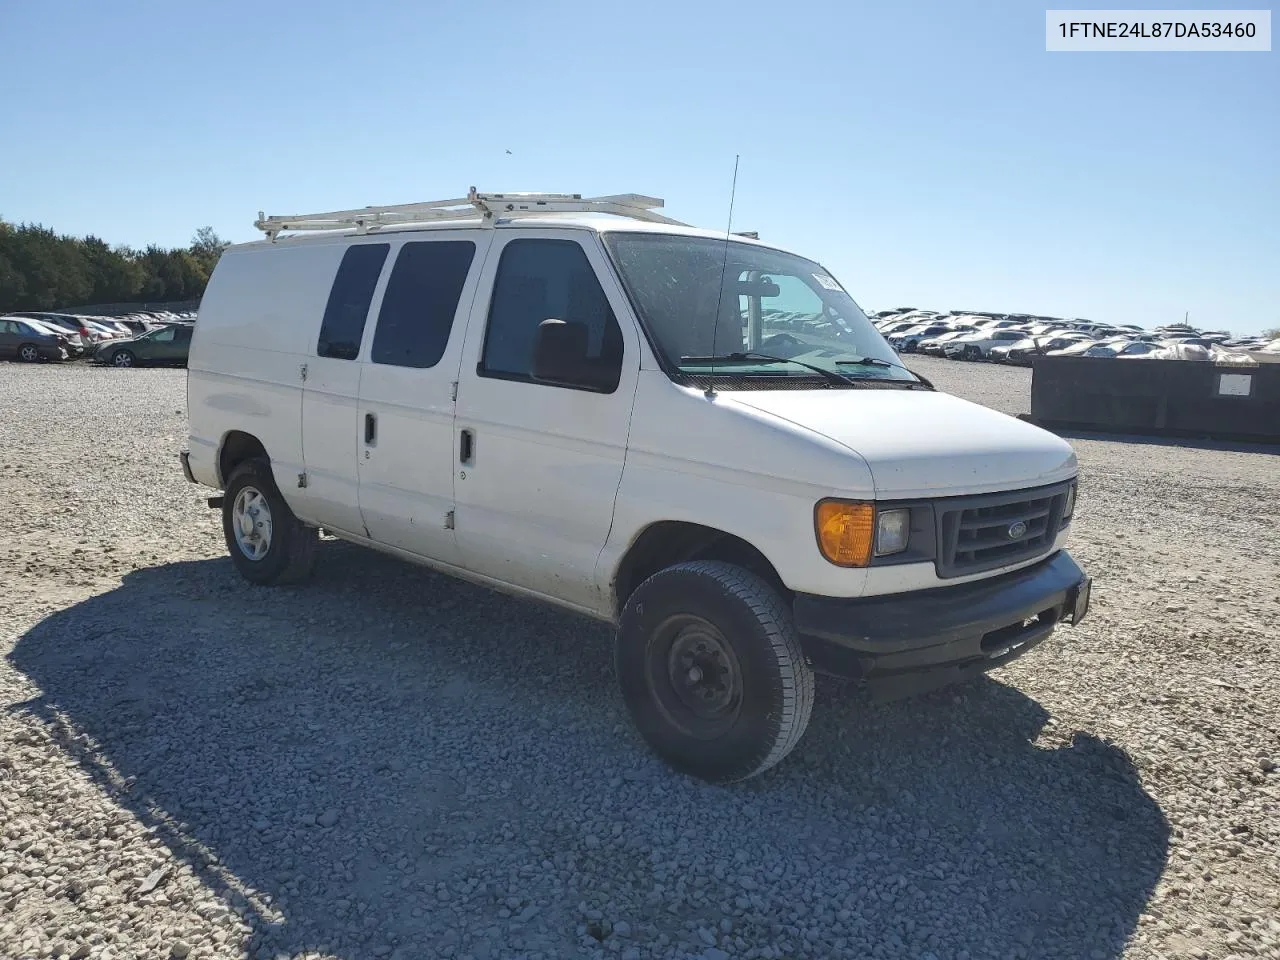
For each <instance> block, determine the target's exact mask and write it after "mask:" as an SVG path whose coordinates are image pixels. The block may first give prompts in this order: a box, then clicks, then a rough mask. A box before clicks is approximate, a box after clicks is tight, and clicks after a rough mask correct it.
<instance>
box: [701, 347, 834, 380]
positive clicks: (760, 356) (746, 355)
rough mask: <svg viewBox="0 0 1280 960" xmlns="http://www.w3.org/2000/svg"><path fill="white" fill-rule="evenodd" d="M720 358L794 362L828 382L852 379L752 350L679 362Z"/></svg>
mask: <svg viewBox="0 0 1280 960" xmlns="http://www.w3.org/2000/svg"><path fill="white" fill-rule="evenodd" d="M722 360H737V361H743V360H745V361H751V360H764V361H765V362H767V363H794V364H795V365H796V366H798V367H805V368H807V369H809V370H812V371H813V372H814V373H818V374H821V375H822V377H823V379H825V380H827V381H829V382H830V383H839V384H846V383H850V382H851V381H852V378H850V377H846V376H845V375H844V374H842V373H837V372H836V371H835V370H828V369H826V368H825V367H819V366H818V365H817V364H813V363H805V362H804V361H803V360H793V359H792V358H791V357H775V356H772V355H771V354H768V353H755V352H754V351H740V352H738V353H726V354H725V355H724V356H720V357H681V358H680V362H681V363H706V364H712V363H719V362H720V361H722Z"/></svg>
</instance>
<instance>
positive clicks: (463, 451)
mask: <svg viewBox="0 0 1280 960" xmlns="http://www.w3.org/2000/svg"><path fill="white" fill-rule="evenodd" d="M475 455H476V436H475V433H474V432H472V431H471V430H463V431H462V434H461V435H460V436H459V438H458V462H460V463H466V464H470V463H471V461H472V460H473V459H474V458H475Z"/></svg>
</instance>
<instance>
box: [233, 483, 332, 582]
mask: <svg viewBox="0 0 1280 960" xmlns="http://www.w3.org/2000/svg"><path fill="white" fill-rule="evenodd" d="M222 531H223V534H224V535H225V537H226V541H227V552H228V553H230V554H231V560H232V562H233V563H234V564H235V565H236V569H237V570H238V571H239V572H240V575H241V576H242V577H244V578H245V579H246V580H248V581H250V582H251V583H256V584H259V585H262V586H270V585H274V584H280V583H299V582H301V581H303V580H305V579H306V578H307V577H309V576H310V575H311V569H312V567H313V565H314V563H315V553H316V544H317V542H318V540H319V533H318V532H317V531H316V529H315V528H314V527H308V526H307V525H306V524H304V523H303V522H302V521H301V520H299V519H298V518H297V517H296V516H294V514H293V511H292V510H290V509H289V505H288V504H287V503H285V501H284V497H282V496H281V495H280V491H279V489H278V488H277V487H276V482H275V479H274V478H273V477H272V475H271V464H270V463H268V462H267V461H266V460H264V459H260V458H257V459H253V460H246V461H245V462H244V463H242V464H240V465H239V466H238V467H236V468H235V469H234V470H233V471H231V477H230V478H229V479H228V480H227V488H226V490H225V491H224V493H223V498H222Z"/></svg>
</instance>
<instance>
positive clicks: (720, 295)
mask: <svg viewBox="0 0 1280 960" xmlns="http://www.w3.org/2000/svg"><path fill="white" fill-rule="evenodd" d="M740 158H741V155H740V154H736V153H735V154H734V155H733V183H732V185H731V186H730V187H729V222H728V224H726V225H725V228H724V260H723V262H722V263H721V264H720V289H719V290H718V291H717V292H716V317H715V320H714V321H713V322H712V324H711V357H712V360H711V376H712V377H713V378H714V377H715V374H716V361H715V355H716V342H717V340H716V336H717V334H718V333H719V331H720V305H721V301H722V300H723V299H724V276H725V273H726V272H727V271H728V269H729V238H730V237H731V236H733V234H732V232H731V231H732V230H733V201H734V198H735V197H736V196H737V195H738V160H739V159H740ZM715 395H716V387H715V380H714V379H712V380H709V381H707V389H706V396H707V399H710V398H711V397H714V396H715Z"/></svg>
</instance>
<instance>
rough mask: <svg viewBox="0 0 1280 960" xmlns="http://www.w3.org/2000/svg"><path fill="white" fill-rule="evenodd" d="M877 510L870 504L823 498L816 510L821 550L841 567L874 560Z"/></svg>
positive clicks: (863, 564) (819, 547) (864, 563)
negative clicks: (872, 551)
mask: <svg viewBox="0 0 1280 960" xmlns="http://www.w3.org/2000/svg"><path fill="white" fill-rule="evenodd" d="M875 521H876V510H875V507H874V506H873V505H872V504H869V503H851V502H849V501H848V500H823V501H822V502H821V503H819V504H818V508H817V510H816V511H815V512H814V525H815V527H816V529H817V534H818V549H819V550H821V551H822V555H823V556H824V557H826V558H827V559H828V560H830V561H831V562H832V563H834V564H835V565H836V566H839V567H865V566H866V565H867V564H868V563H870V562H871V546H872V543H873V542H874V540H875Z"/></svg>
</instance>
